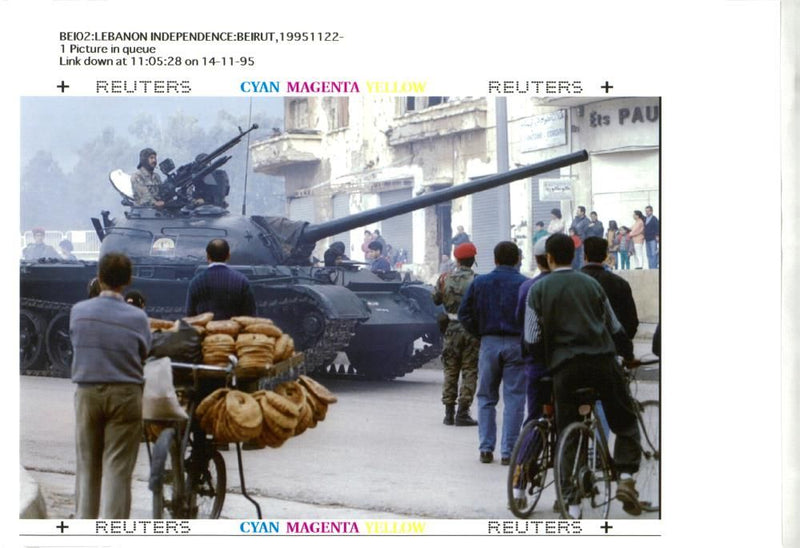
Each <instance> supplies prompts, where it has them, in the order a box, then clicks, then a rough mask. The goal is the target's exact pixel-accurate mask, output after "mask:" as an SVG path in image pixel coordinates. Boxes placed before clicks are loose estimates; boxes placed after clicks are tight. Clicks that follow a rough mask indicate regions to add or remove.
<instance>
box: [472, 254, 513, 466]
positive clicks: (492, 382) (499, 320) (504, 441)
mask: <svg viewBox="0 0 800 548" xmlns="http://www.w3.org/2000/svg"><path fill="white" fill-rule="evenodd" d="M519 261H520V251H519V248H518V247H517V244H515V243H514V242H508V241H506V242H500V243H499V244H497V245H496V246H495V248H494V263H495V269H494V270H492V271H491V272H489V273H488V274H483V275H481V276H477V277H476V278H475V279H474V280H473V281H472V284H470V286H469V289H467V294H466V295H465V296H464V299H463V300H462V301H461V307H460V308H459V309H458V319H459V321H460V322H461V323H462V324H463V325H464V327H465V328H466V330H467V331H469V332H470V333H472V334H473V335H475V336H477V337H480V339H481V346H480V353H479V356H478V438H479V451H480V461H481V462H483V463H490V462H492V460H494V455H493V452H494V447H495V444H496V441H497V424H496V421H495V415H496V411H495V408H496V407H497V403H498V401H499V399H500V397H499V390H500V384H501V383H502V385H503V405H504V409H503V434H502V438H501V441H500V453H501V457H502V458H501V461H500V463H501V464H503V465H507V464H508V463H509V462H510V460H511V451H512V449H513V448H514V444H515V443H516V441H517V437H518V436H519V430H520V427H521V426H522V419H523V415H524V413H525V369H524V367H523V365H522V349H521V348H520V335H521V334H522V325H521V324H519V322H517V318H516V315H515V312H516V305H517V295H518V293H519V286H520V285H522V282H524V281H525V279H526V278H525V276H523V275H522V274H520V273H519V272H518V271H517V268H516V267H517V265H519Z"/></svg>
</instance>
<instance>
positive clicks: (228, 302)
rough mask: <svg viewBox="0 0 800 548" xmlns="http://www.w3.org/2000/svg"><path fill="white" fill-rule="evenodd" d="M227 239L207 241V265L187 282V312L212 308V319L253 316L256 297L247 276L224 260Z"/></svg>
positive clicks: (228, 252) (205, 310) (226, 258)
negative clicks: (233, 268)
mask: <svg viewBox="0 0 800 548" xmlns="http://www.w3.org/2000/svg"><path fill="white" fill-rule="evenodd" d="M230 256H231V250H230V247H229V246H228V242H226V241H225V240H223V239H222V238H217V239H215V240H211V241H210V242H208V245H207V246H206V259H207V260H208V263H209V265H208V268H207V269H206V270H204V271H203V272H201V273H199V274H197V275H196V276H195V277H194V278H192V281H191V282H190V283H189V290H188V291H187V293H186V315H187V316H196V315H197V314H202V313H204V312H213V313H214V319H215V320H228V319H230V318H232V317H233V316H255V315H256V299H255V295H254V294H253V289H252V288H251V287H250V282H248V281H247V277H246V276H245V275H244V274H242V273H241V272H237V271H235V270H232V269H231V268H230V267H228V265H227V264H225V263H226V262H227V261H228V259H230Z"/></svg>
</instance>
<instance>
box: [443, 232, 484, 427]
mask: <svg viewBox="0 0 800 548" xmlns="http://www.w3.org/2000/svg"><path fill="white" fill-rule="evenodd" d="M477 254H478V250H477V249H476V248H475V244H473V243H471V242H467V243H462V244H461V245H459V246H458V247H456V248H455V251H454V252H453V255H454V256H455V258H456V261H457V266H456V268H455V269H454V270H453V271H452V272H445V273H444V274H442V275H441V276H439V279H438V280H437V282H436V289H435V291H434V293H433V302H434V303H436V304H441V305H444V309H445V311H446V312H447V316H448V319H449V322H448V324H447V329H446V330H445V332H444V349H443V351H442V364H443V365H444V386H443V388H442V403H443V404H444V408H445V412H444V421H443V422H444V424H447V425H452V424H455V425H456V426H476V425H477V424H478V423H477V422H476V421H475V420H474V419H473V418H472V417H470V416H469V408H470V406H471V405H472V401H473V399H475V385H476V383H477V380H478V350H479V349H480V344H481V342H480V339H478V338H477V337H475V336H474V335H472V334H470V333H468V332H467V330H466V329H464V327H463V326H462V325H461V322H459V321H458V307H459V306H460V305H461V298H462V297H463V296H464V294H465V293H466V292H467V287H469V285H470V284H471V283H472V279H473V278H474V277H475V272H473V270H472V265H473V264H474V263H475V255H477ZM459 374H460V375H461V389H460V390H459V387H458V376H459ZM456 401H458V413H456V410H455V404H456Z"/></svg>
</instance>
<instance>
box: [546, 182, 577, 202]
mask: <svg viewBox="0 0 800 548" xmlns="http://www.w3.org/2000/svg"><path fill="white" fill-rule="evenodd" d="M571 199H572V180H571V179H539V200H540V201H542V202H554V201H556V200H571Z"/></svg>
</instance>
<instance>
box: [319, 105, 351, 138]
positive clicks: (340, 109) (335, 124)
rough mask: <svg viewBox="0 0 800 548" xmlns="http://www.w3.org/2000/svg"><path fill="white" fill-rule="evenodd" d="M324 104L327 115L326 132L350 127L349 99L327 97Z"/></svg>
mask: <svg viewBox="0 0 800 548" xmlns="http://www.w3.org/2000/svg"><path fill="white" fill-rule="evenodd" d="M324 101H325V103H324V109H325V112H327V114H328V131H334V130H337V129H342V128H346V127H348V126H349V125H350V98H349V97H329V98H326V99H325V100H324Z"/></svg>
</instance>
